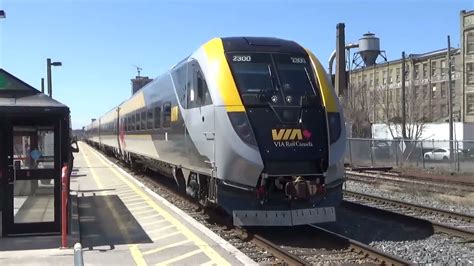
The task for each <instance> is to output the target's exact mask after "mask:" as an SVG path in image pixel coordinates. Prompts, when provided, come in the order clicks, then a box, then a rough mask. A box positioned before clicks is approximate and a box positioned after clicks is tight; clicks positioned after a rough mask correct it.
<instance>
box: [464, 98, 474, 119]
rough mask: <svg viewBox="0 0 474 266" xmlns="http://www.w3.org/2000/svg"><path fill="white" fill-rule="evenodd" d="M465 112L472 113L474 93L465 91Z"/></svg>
mask: <svg viewBox="0 0 474 266" xmlns="http://www.w3.org/2000/svg"><path fill="white" fill-rule="evenodd" d="M466 114H468V115H474V93H466Z"/></svg>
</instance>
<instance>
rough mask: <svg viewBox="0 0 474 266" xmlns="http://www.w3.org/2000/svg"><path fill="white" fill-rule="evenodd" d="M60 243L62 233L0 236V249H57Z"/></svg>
mask: <svg viewBox="0 0 474 266" xmlns="http://www.w3.org/2000/svg"><path fill="white" fill-rule="evenodd" d="M60 244H61V236H60V235H52V236H12V237H0V251H17V250H32V249H52V248H56V249H57V248H59V246H60ZM0 264H1V263H0Z"/></svg>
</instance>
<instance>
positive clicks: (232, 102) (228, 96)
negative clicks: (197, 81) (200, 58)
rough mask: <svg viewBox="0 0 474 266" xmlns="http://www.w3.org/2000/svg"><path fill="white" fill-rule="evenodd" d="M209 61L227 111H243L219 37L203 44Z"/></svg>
mask: <svg viewBox="0 0 474 266" xmlns="http://www.w3.org/2000/svg"><path fill="white" fill-rule="evenodd" d="M203 47H204V51H205V52H206V55H207V57H208V59H209V63H210V65H212V66H215V71H216V73H215V75H216V76H215V78H216V80H217V88H218V91H219V94H220V96H221V99H222V102H223V104H224V105H225V107H226V110H227V112H243V111H245V108H244V105H243V104H242V100H241V99H240V95H239V91H238V90H237V86H236V85H235V81H234V77H233V76H232V73H231V72H230V67H229V64H228V63H227V60H226V58H225V54H224V45H223V44H222V40H221V39H220V38H214V39H212V40H210V41H209V42H207V43H206V44H204V45H203Z"/></svg>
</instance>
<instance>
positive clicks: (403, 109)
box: [402, 51, 407, 139]
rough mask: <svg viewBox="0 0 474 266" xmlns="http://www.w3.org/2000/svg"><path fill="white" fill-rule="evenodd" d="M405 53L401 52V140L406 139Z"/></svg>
mask: <svg viewBox="0 0 474 266" xmlns="http://www.w3.org/2000/svg"><path fill="white" fill-rule="evenodd" d="M405 100H406V99H405V51H403V52H402V138H403V139H406V138H407V131H406V122H407V117H406V107H405V105H406V104H405Z"/></svg>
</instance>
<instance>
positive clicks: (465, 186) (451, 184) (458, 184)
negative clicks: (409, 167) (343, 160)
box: [345, 169, 474, 192]
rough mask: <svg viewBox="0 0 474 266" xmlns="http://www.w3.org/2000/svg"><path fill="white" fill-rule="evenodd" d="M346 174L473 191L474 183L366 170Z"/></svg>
mask: <svg viewBox="0 0 474 266" xmlns="http://www.w3.org/2000/svg"><path fill="white" fill-rule="evenodd" d="M345 174H346V176H356V177H361V178H371V179H381V180H386V181H393V182H403V183H411V184H417V185H429V186H433V187H438V188H455V189H458V190H462V191H467V192H473V191H474V184H472V183H469V182H462V181H447V180H435V179H430V178H426V177H413V176H403V175H400V174H394V173H389V172H376V171H364V172H357V171H352V170H349V169H345Z"/></svg>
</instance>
